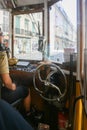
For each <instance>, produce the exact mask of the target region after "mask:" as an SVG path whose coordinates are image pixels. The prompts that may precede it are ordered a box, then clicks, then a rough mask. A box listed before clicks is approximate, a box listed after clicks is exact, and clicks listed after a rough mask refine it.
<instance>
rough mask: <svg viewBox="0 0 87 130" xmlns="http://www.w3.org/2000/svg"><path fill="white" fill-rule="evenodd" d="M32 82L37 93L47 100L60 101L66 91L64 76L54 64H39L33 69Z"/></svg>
mask: <svg viewBox="0 0 87 130" xmlns="http://www.w3.org/2000/svg"><path fill="white" fill-rule="evenodd" d="M33 84H34V88H35V90H36V91H37V92H38V93H39V95H40V96H41V97H42V98H43V99H45V100H47V101H58V102H61V101H63V100H64V98H65V96H66V93H67V80H66V76H65V74H64V72H63V70H62V69H60V67H59V66H57V65H56V64H52V63H42V64H40V65H39V66H38V67H37V68H36V70H35V73H34V76H33Z"/></svg>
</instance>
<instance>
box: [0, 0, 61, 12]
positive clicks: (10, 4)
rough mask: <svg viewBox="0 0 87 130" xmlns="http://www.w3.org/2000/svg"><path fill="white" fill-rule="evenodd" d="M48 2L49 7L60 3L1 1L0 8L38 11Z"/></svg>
mask: <svg viewBox="0 0 87 130" xmlns="http://www.w3.org/2000/svg"><path fill="white" fill-rule="evenodd" d="M46 1H47V2H48V6H51V5H52V4H54V3H56V2H58V1H59V0H0V8H5V9H12V10H13V11H15V10H16V11H17V10H18V11H20V10H23V11H24V10H37V9H42V8H43V7H44V3H45V2H46Z"/></svg>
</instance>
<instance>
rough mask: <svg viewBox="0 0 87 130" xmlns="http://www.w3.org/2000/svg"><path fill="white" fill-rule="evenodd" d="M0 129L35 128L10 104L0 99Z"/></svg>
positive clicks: (27, 129)
mask: <svg viewBox="0 0 87 130" xmlns="http://www.w3.org/2000/svg"><path fill="white" fill-rule="evenodd" d="M0 130H33V128H32V127H31V125H30V124H29V123H28V122H27V121H26V120H25V119H24V118H23V117H22V116H21V115H20V113H19V112H18V111H17V110H15V109H14V108H13V107H12V106H11V105H10V104H8V103H7V102H5V101H4V100H2V99H0Z"/></svg>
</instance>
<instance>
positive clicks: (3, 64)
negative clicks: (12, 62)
mask: <svg viewBox="0 0 87 130" xmlns="http://www.w3.org/2000/svg"><path fill="white" fill-rule="evenodd" d="M0 76H1V79H2V81H3V84H4V85H5V86H6V87H7V88H9V89H11V90H15V89H16V85H15V84H14V83H13V82H12V80H11V78H10V75H9V66H8V58H7V54H6V52H5V51H2V52H0Z"/></svg>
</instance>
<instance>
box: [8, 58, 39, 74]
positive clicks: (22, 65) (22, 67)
mask: <svg viewBox="0 0 87 130" xmlns="http://www.w3.org/2000/svg"><path fill="white" fill-rule="evenodd" d="M36 67H37V64H33V63H30V62H29V61H22V60H19V61H18V62H17V64H16V65H13V66H9V69H10V71H11V70H19V71H24V72H34V71H35V69H36Z"/></svg>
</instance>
